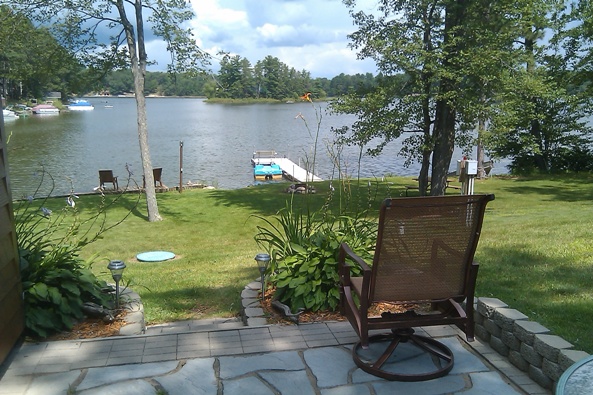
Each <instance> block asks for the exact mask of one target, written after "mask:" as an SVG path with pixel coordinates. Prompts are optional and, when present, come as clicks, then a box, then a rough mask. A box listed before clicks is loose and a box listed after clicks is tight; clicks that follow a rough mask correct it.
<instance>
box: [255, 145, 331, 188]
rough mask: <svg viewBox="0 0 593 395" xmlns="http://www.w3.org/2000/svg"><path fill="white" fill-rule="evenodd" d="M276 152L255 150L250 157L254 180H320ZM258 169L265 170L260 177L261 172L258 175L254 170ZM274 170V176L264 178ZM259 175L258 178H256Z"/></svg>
mask: <svg viewBox="0 0 593 395" xmlns="http://www.w3.org/2000/svg"><path fill="white" fill-rule="evenodd" d="M277 155H278V154H277V153H276V152H275V151H273V150H268V151H255V152H254V153H253V157H252V158H251V164H252V165H253V171H254V177H255V179H256V180H279V179H281V178H283V177H284V178H286V179H288V180H291V181H297V182H311V181H321V178H319V177H317V176H316V175H314V174H313V173H311V172H309V171H307V170H306V169H303V168H302V167H300V166H299V165H297V164H296V163H294V162H293V161H291V160H290V159H288V158H280V157H278V156H277ZM258 166H261V167H259V169H262V170H265V171H267V173H263V174H264V178H261V174H260V175H259V176H258V174H256V171H257V170H258ZM272 171H274V172H276V173H279V174H276V175H275V176H274V175H271V177H270V176H268V177H267V178H266V175H267V174H271V172H272ZM258 177H259V178H258Z"/></svg>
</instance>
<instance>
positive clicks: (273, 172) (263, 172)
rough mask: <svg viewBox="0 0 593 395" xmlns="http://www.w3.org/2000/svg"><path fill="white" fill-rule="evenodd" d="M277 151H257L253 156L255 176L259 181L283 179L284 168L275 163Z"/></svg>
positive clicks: (252, 162)
mask: <svg viewBox="0 0 593 395" xmlns="http://www.w3.org/2000/svg"><path fill="white" fill-rule="evenodd" d="M276 155H277V154H276V152H275V151H255V152H254V153H253V157H252V158H251V164H252V165H253V178H255V179H256V180H258V181H268V180H281V179H282V174H283V173H282V168H281V167H280V166H279V165H278V164H277V163H275V161H274V159H275V158H276Z"/></svg>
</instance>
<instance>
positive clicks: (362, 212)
mask: <svg viewBox="0 0 593 395" xmlns="http://www.w3.org/2000/svg"><path fill="white" fill-rule="evenodd" d="M301 99H303V100H307V101H309V102H311V103H313V102H312V99H311V95H310V94H309V93H307V94H305V95H304V96H302V97H301ZM315 117H316V121H317V123H316V127H317V132H316V133H315V134H313V133H311V131H310V129H309V126H308V124H307V121H306V117H305V116H304V115H303V114H302V113H299V114H298V115H297V117H296V118H297V119H301V120H302V121H303V122H304V124H305V127H306V128H307V130H309V134H310V136H311V137H312V139H313V146H314V150H313V157H312V160H311V161H307V162H308V163H311V164H312V166H310V169H311V170H310V171H311V172H312V173H313V174H314V171H315V157H316V155H317V143H318V136H319V131H320V128H321V119H322V117H321V115H320V113H319V112H318V111H317V109H315ZM341 148H342V147H341V146H340V145H339V144H333V145H332V144H330V143H327V152H328V154H329V155H330V157H331V160H332V163H333V164H334V172H335V174H337V180H336V184H337V185H338V189H337V193H336V189H335V188H334V187H333V183H330V191H329V193H328V197H327V199H326V201H325V204H324V205H323V206H322V207H321V208H320V209H318V210H312V209H311V206H312V205H310V204H309V203H310V202H309V199H308V194H306V195H304V196H302V202H300V200H301V196H294V195H293V196H292V197H291V199H290V201H289V202H287V205H286V207H284V208H283V209H282V210H280V211H279V213H278V214H277V215H276V216H275V217H272V218H271V219H269V218H265V217H258V218H259V219H261V220H262V221H263V222H264V225H259V226H257V233H256V235H255V240H256V242H257V243H258V245H259V246H261V247H262V248H264V249H265V250H266V251H267V252H268V253H269V254H270V256H271V257H272V261H271V264H270V266H269V267H268V273H269V274H270V282H271V283H272V284H273V285H274V286H275V294H274V298H275V299H277V300H279V301H280V302H282V303H284V304H286V305H288V306H289V307H290V309H291V310H292V311H293V312H296V311H298V310H302V309H304V310H309V311H320V310H332V311H333V310H336V308H337V307H338V305H339V302H340V292H339V273H338V254H339V250H340V244H341V243H344V242H345V243H348V245H349V246H350V247H351V248H352V250H353V251H354V252H356V253H357V254H358V255H359V256H361V257H363V258H369V259H372V254H373V251H374V247H375V240H376V235H377V223H376V221H374V220H370V219H368V218H367V217H368V215H367V214H368V212H369V209H370V208H371V207H374V206H376V204H374V200H375V198H376V197H377V191H378V183H376V184H375V187H373V185H372V183H371V182H370V181H368V184H367V185H368V188H367V191H366V195H365V196H353V193H352V190H353V189H352V180H351V179H350V178H349V177H348V176H347V174H346V171H345V169H344V168H342V160H341V158H340V155H341V152H342V149H341ZM307 167H309V166H307ZM358 182H360V179H359V181H358ZM355 189H356V190H357V191H364V188H355ZM296 200H299V202H296ZM300 203H302V205H299V204H300ZM353 273H354V275H356V274H358V272H356V269H354V271H353Z"/></svg>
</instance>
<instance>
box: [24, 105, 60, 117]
mask: <svg viewBox="0 0 593 395" xmlns="http://www.w3.org/2000/svg"><path fill="white" fill-rule="evenodd" d="M31 111H33V114H38V115H55V114H59V113H60V110H59V109H58V108H57V107H55V106H52V105H51V104H38V105H36V106H35V107H33V108H32V109H31Z"/></svg>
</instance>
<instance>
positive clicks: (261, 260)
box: [255, 254, 270, 300]
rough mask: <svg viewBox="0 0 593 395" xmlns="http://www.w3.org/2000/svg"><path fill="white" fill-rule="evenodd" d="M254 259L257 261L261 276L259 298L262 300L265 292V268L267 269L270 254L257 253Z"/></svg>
mask: <svg viewBox="0 0 593 395" xmlns="http://www.w3.org/2000/svg"><path fill="white" fill-rule="evenodd" d="M255 261H256V262H257V267H258V269H259V274H260V276H261V299H262V300H264V294H265V284H264V281H265V278H266V270H267V269H268V264H269V263H270V255H269V254H257V255H256V256H255Z"/></svg>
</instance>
